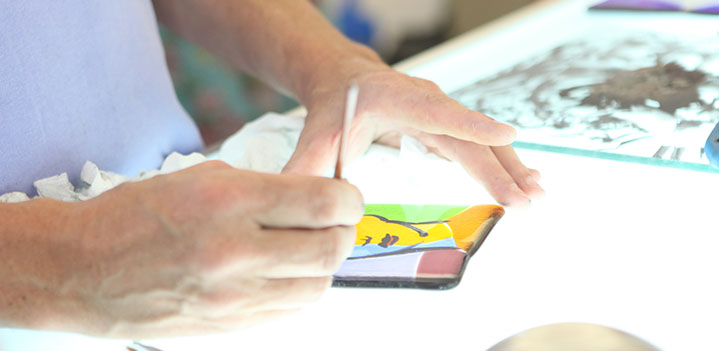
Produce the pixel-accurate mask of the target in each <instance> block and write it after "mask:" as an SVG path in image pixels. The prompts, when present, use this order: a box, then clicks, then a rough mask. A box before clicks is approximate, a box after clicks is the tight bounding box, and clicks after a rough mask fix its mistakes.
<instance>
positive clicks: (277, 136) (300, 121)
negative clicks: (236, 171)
mask: <svg viewBox="0 0 719 351" xmlns="http://www.w3.org/2000/svg"><path fill="white" fill-rule="evenodd" d="M304 126H305V119H304V117H303V116H299V115H281V114H277V113H267V114H265V115H263V116H262V117H260V118H258V119H257V120H255V121H252V122H250V123H247V124H246V125H245V126H244V127H243V128H242V129H241V130H240V131H239V132H237V133H235V134H234V135H232V136H230V137H229V138H227V140H225V142H224V143H222V147H220V151H219V155H218V156H219V159H220V160H223V161H225V162H227V163H229V164H230V165H232V166H233V167H236V168H241V169H249V170H253V171H258V172H265V173H280V172H281V171H282V168H283V167H284V166H285V165H286V164H287V161H289V160H290V156H292V152H293V151H294V150H295V147H296V146H297V140H299V137H300V132H301V131H302V128H304Z"/></svg>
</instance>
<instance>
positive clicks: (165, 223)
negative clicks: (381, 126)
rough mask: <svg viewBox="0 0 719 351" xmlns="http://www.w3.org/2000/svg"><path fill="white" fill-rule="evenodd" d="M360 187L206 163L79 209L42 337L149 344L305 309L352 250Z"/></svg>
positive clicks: (119, 190) (130, 187)
mask: <svg viewBox="0 0 719 351" xmlns="http://www.w3.org/2000/svg"><path fill="white" fill-rule="evenodd" d="M362 213H363V201H362V197H361V194H360V193H359V191H358V190H357V189H356V188H354V187H353V186H351V185H349V184H348V183H345V182H340V181H336V180H333V179H327V178H319V177H310V176H295V175H270V174H260V173H255V172H249V171H241V170H236V169H233V168H231V167H230V166H228V165H227V164H225V163H222V162H217V161H211V162H206V163H203V164H200V165H197V166H195V167H191V168H188V169H186V170H183V171H180V172H177V173H173V174H168V175H163V176H157V177H155V178H152V179H150V180H147V181H143V182H139V183H125V184H123V185H121V186H119V187H117V188H115V189H113V190H111V191H109V192H107V193H105V194H103V195H102V196H100V197H98V198H95V199H93V200H90V201H87V202H84V203H80V204H78V206H77V212H76V215H78V216H82V217H81V218H85V220H87V221H88V222H89V223H88V224H86V225H85V227H84V228H83V230H82V232H81V233H79V235H81V236H82V237H77V238H75V239H76V240H80V241H79V243H81V245H69V246H68V247H79V248H80V249H79V251H78V252H74V254H70V253H68V255H66V257H64V260H65V261H64V262H60V264H65V265H66V266H67V268H68V269H69V271H67V272H66V274H67V275H66V277H67V278H68V279H66V280H65V282H64V284H63V285H62V286H59V287H57V288H58V291H57V295H58V296H61V297H62V298H58V299H57V301H56V302H57V304H58V305H60V304H61V305H62V306H64V308H65V309H67V310H63V311H62V313H56V312H57V311H55V312H54V313H53V317H51V318H50V319H49V320H46V321H45V322H46V323H45V325H44V326H42V327H43V328H44V329H54V330H68V331H74V332H81V333H85V334H90V335H98V336H102V337H121V338H151V337H166V336H175V335H188V334H204V333H211V332H217V331H225V330H231V329H235V328H239V327H244V326H248V325H252V324H255V323H257V322H260V321H263V320H266V319H271V318H273V317H277V316H281V315H284V314H287V313H289V312H292V311H295V310H297V309H299V308H301V307H303V306H304V305H306V304H308V303H310V302H313V301H315V300H317V299H318V298H319V296H320V295H321V294H322V293H323V292H324V291H325V290H326V289H327V288H328V287H329V286H330V285H331V279H332V278H331V276H332V274H333V273H334V272H335V271H336V270H337V269H338V268H339V266H340V264H341V263H342V261H343V260H344V259H345V258H346V257H347V256H348V255H349V254H350V252H351V250H352V247H353V243H354V240H355V228H354V224H356V223H357V222H358V221H359V220H360V218H361V216H362Z"/></svg>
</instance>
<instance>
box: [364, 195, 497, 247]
mask: <svg viewBox="0 0 719 351" xmlns="http://www.w3.org/2000/svg"><path fill="white" fill-rule="evenodd" d="M503 213H504V209H503V208H502V207H501V206H496V205H484V206H472V207H469V208H467V209H465V210H464V211H462V212H460V213H458V214H456V215H454V216H452V217H450V218H448V219H446V220H445V221H442V222H433V223H427V224H417V223H410V222H406V223H394V222H392V221H391V219H388V220H383V219H382V218H378V217H375V216H372V215H365V216H364V217H362V220H361V221H360V222H359V223H358V224H357V240H356V241H355V245H365V244H376V245H380V244H382V243H383V240H384V243H385V245H387V244H388V243H387V240H388V239H391V244H389V245H417V244H422V243H430V242H434V241H438V240H442V239H447V238H450V237H454V240H455V242H456V243H457V247H459V248H460V249H463V250H465V251H468V250H469V249H470V248H471V247H472V245H473V243H474V242H476V241H477V240H478V239H479V236H480V235H481V234H482V233H483V232H484V231H485V229H487V228H486V225H488V224H489V223H493V222H494V221H491V222H490V221H488V220H489V219H490V218H498V217H501V216H502V214H503ZM445 222H446V223H445ZM413 227H414V228H413ZM415 228H416V229H415ZM422 231H423V232H426V233H427V235H426V236H422V235H421V234H422ZM388 234H389V236H390V238H386V237H387V235H388ZM393 237H396V238H393Z"/></svg>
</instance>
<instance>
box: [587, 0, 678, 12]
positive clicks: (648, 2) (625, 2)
mask: <svg viewBox="0 0 719 351" xmlns="http://www.w3.org/2000/svg"><path fill="white" fill-rule="evenodd" d="M592 8H595V9H631V10H659V11H680V10H682V7H681V6H679V5H678V4H676V3H671V2H668V1H653V0H607V1H604V2H602V3H600V4H597V5H594V6H592Z"/></svg>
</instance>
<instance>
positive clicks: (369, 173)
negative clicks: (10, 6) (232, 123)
mask: <svg viewBox="0 0 719 351" xmlns="http://www.w3.org/2000/svg"><path fill="white" fill-rule="evenodd" d="M300 113H302V112H300ZM338 118H339V116H338ZM303 127H304V116H303V115H301V114H299V113H298V114H277V113H267V114H265V115H264V116H262V117H260V118H259V119H257V120H255V121H253V122H251V123H248V124H246V125H245V126H244V127H243V128H242V129H241V130H239V131H238V132H237V133H235V134H234V135H232V136H231V137H229V138H228V139H227V140H226V141H225V142H224V143H223V145H222V147H221V148H220V150H219V152H218V154H217V155H210V158H212V159H219V160H222V161H225V162H227V163H228V164H230V165H232V166H234V167H236V168H241V169H247V170H253V171H258V172H265V173H280V172H281V171H282V168H283V167H284V165H285V164H286V163H287V161H288V160H289V159H290V156H292V153H293V152H294V150H295V147H296V146H297V140H298V139H299V135H300V132H301V131H302V128H303ZM206 160H207V158H205V156H203V155H201V154H198V153H194V154H190V155H187V156H184V155H180V154H178V153H172V154H170V155H169V156H168V157H167V158H166V159H165V161H164V162H163V164H162V167H160V169H159V170H150V171H146V172H141V173H140V174H138V175H137V176H136V177H132V178H126V177H124V176H122V175H119V174H115V173H112V172H107V171H103V170H100V169H98V167H97V166H96V165H95V164H93V163H92V162H87V163H86V164H85V166H84V167H83V169H82V173H81V183H82V184H81V185H80V186H78V187H77V188H75V187H73V186H72V184H70V182H69V181H68V179H67V175H66V174H61V175H58V176H54V177H49V178H45V179H41V180H38V181H37V182H35V187H36V188H37V189H38V194H40V196H44V197H50V198H53V199H56V200H61V201H79V200H86V199H89V198H92V197H95V196H98V195H100V194H102V193H103V192H105V191H107V190H109V189H112V188H113V187H115V186H117V185H118V184H121V183H123V182H126V181H140V180H144V179H148V178H151V177H153V176H155V175H157V174H166V173H170V172H174V171H177V170H180V169H184V168H187V167H190V166H193V165H195V164H198V163H200V162H204V161H206ZM328 172H331V170H328ZM326 175H330V173H328V174H326ZM344 175H345V177H346V178H347V180H348V181H349V182H350V183H352V184H354V185H356V186H357V187H358V188H359V189H360V191H361V192H362V194H363V196H364V199H365V201H366V202H367V203H405V204H410V203H415V204H429V203H432V204H476V203H492V202H494V200H493V199H492V198H491V197H490V196H489V195H488V194H487V192H486V191H485V190H484V189H483V188H482V187H481V186H479V185H478V184H477V183H476V182H475V181H473V180H472V179H471V177H469V176H468V175H467V173H466V172H464V170H463V169H462V167H461V166H460V165H458V164H456V163H452V162H449V161H447V160H445V159H443V158H440V157H438V156H437V155H435V154H433V153H431V152H429V151H428V150H427V148H426V147H425V146H424V145H423V144H422V143H420V142H419V141H418V140H416V139H414V138H411V137H409V136H404V137H403V138H402V141H401V147H400V150H397V149H394V148H391V147H387V146H383V145H377V144H373V145H372V146H370V148H369V150H367V152H366V153H365V155H364V156H362V157H360V158H359V159H357V160H355V161H353V162H352V163H351V164H349V165H347V166H346V167H345V171H344ZM27 199H28V198H27V195H25V194H23V193H9V194H5V195H2V196H0V202H18V201H24V200H27Z"/></svg>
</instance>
